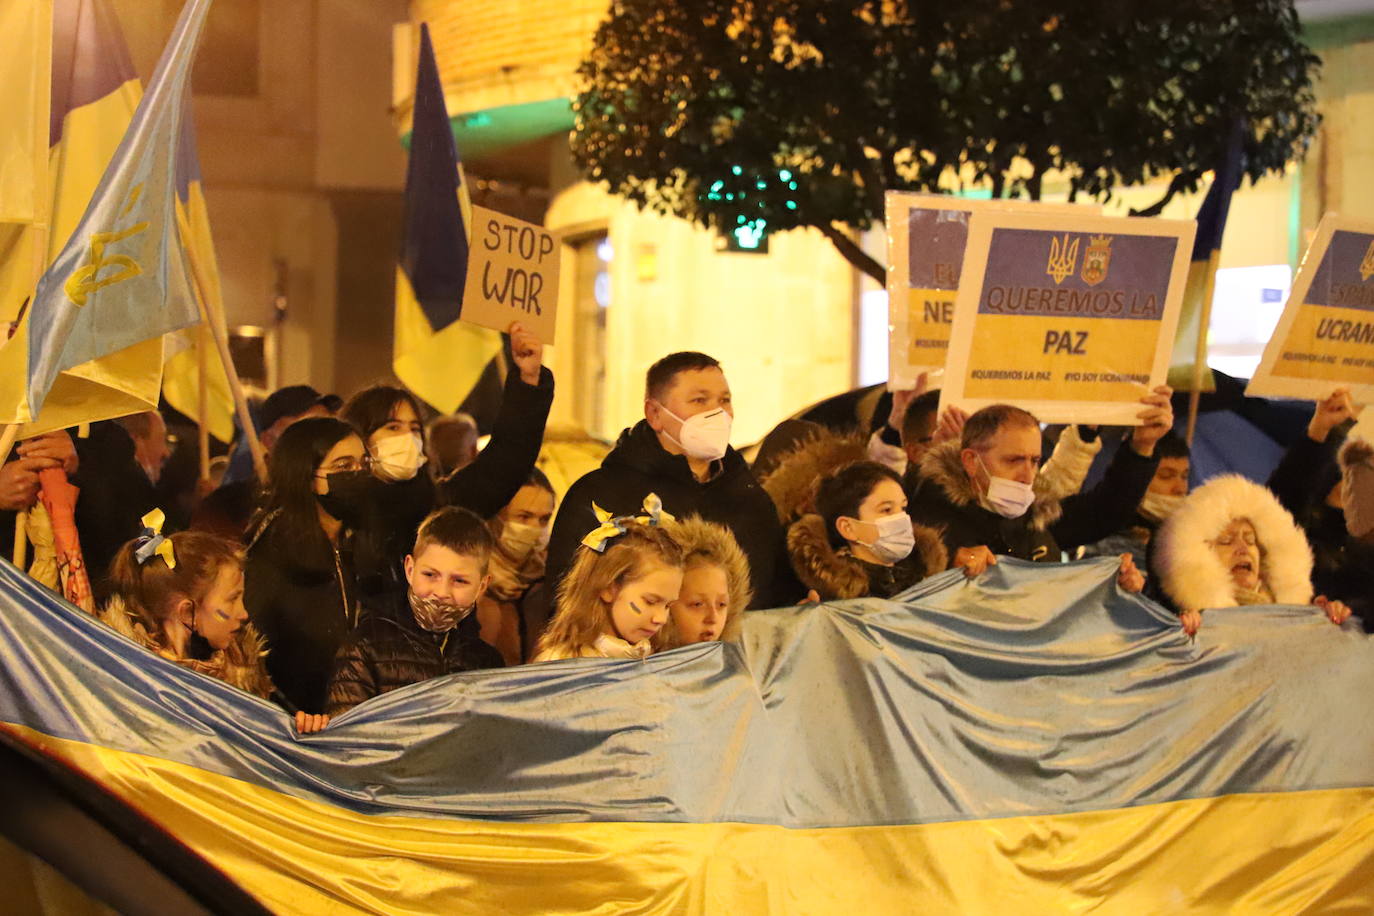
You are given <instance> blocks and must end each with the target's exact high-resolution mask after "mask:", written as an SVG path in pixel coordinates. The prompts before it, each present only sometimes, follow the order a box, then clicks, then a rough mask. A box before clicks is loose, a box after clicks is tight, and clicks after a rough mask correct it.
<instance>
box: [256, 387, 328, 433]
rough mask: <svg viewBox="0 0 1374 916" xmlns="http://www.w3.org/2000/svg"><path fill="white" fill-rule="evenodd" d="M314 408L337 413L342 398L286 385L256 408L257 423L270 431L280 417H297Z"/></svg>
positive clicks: (311, 389) (307, 388) (308, 388)
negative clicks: (317, 407)
mask: <svg viewBox="0 0 1374 916" xmlns="http://www.w3.org/2000/svg"><path fill="white" fill-rule="evenodd" d="M316 406H319V407H323V408H324V409H325V410H327V411H329V412H330V413H337V412H338V410H339V408H340V407H342V406H343V398H341V397H339V396H338V395H337V394H320V393H319V392H318V391H316V390H315V389H314V388H311V387H310V386H309V385H287V386H286V387H285V388H278V389H277V390H276V391H274V392H272V393H271V394H269V395H268V396H267V400H265V401H263V402H262V407H260V408H258V422H259V424H260V425H261V427H262V428H263V429H271V428H272V425H273V424H274V423H276V422H277V421H278V420H280V419H281V418H282V417H295V416H299V415H300V414H303V413H305V412H306V411H307V410H309V409H310V408H312V407H316Z"/></svg>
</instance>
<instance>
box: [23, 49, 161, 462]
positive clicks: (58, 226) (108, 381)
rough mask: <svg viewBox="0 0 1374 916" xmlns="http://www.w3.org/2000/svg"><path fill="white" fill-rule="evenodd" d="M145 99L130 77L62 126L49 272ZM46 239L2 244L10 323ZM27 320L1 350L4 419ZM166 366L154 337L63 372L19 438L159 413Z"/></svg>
mask: <svg viewBox="0 0 1374 916" xmlns="http://www.w3.org/2000/svg"><path fill="white" fill-rule="evenodd" d="M141 95H142V89H141V87H140V85H139V81H138V78H137V77H136V76H132V77H130V78H129V79H127V80H125V81H123V82H121V83H119V84H118V85H117V86H116V87H115V88H114V90H113V91H112V92H110V93H108V94H106V95H104V96H102V97H101V98H99V99H96V100H95V101H93V102H90V103H87V104H85V105H81V106H80V107H78V108H75V109H73V110H71V111H69V112H67V114H66V116H65V117H64V118H63V119H62V133H61V139H60V140H59V141H58V142H57V144H56V145H55V146H53V147H52V148H51V149H50V150H49V152H48V176H49V181H48V199H49V203H50V208H51V209H50V211H49V218H50V220H51V223H50V225H51V229H50V231H49V232H48V233H47V239H46V245H45V246H44V247H45V248H46V249H47V251H46V254H45V255H44V257H43V264H44V265H45V266H46V265H47V264H48V263H49V262H50V261H51V259H52V257H53V256H54V255H55V254H56V253H57V252H58V251H59V250H61V248H62V246H63V244H65V242H66V241H67V239H68V238H69V237H70V236H71V233H72V231H73V230H74V229H75V228H76V225H77V223H79V222H80V221H81V217H82V215H83V214H84V213H85V211H86V204H87V203H89V202H90V199H91V195H92V194H94V193H95V188H96V186H97V185H98V184H99V183H100V178H101V176H102V175H103V174H104V173H105V167H106V166H107V165H108V164H109V162H110V159H111V158H112V157H113V156H114V151H115V149H116V148H117V147H118V146H119V141H120V140H121V139H123V137H124V131H125V129H126V128H128V126H129V121H130V120H131V119H132V118H133V113H134V109H135V108H137V107H138V100H139V98H140V97H141ZM42 234H43V233H41V232H40V231H39V230H37V229H35V228H33V227H23V228H22V230H20V231H16V232H12V233H10V234H8V235H7V237H6V238H4V239H0V297H3V298H0V302H3V314H4V316H5V317H6V318H8V319H9V320H13V317H14V316H15V315H17V314H19V312H20V310H21V308H22V307H23V304H24V302H25V300H27V299H28V298H29V296H30V295H32V292H33V287H34V283H35V281H36V280H37V277H36V276H35V273H34V265H35V260H34V251H33V246H35V245H39V244H42V243H43V240H42ZM27 318H28V316H27V313H26V314H25V315H24V318H23V320H21V322H20V326H19V329H18V330H17V331H16V332H15V335H14V337H13V338H12V339H10V340H9V341H8V342H7V343H5V344H4V345H3V346H0V380H3V383H2V384H0V417H12V416H16V415H19V413H20V409H21V408H22V406H23V402H24V390H25V384H24V380H25V378H26V376H27V372H28V320H27ZM162 360H163V342H162V339H161V338H154V339H152V340H147V341H143V342H141V343H138V344H135V345H133V346H131V347H127V348H125V349H123V350H120V351H118V352H117V353H112V354H110V355H109V356H105V357H102V358H101V359H97V360H92V361H91V362H88V363H83V364H82V365H80V366H76V367H74V368H72V369H68V370H66V371H64V372H62V373H61V374H60V375H58V377H57V381H56V382H55V383H54V384H53V388H52V391H51V392H50V393H49V395H48V398H47V400H46V401H45V402H44V404H43V409H42V410H41V411H40V413H39V415H38V416H37V417H35V418H34V419H33V421H32V422H29V423H26V424H24V425H22V426H21V427H20V430H19V436H20V438H26V437H28V436H36V435H38V434H40V433H44V432H48V431H50V430H54V429H65V428H67V427H69V426H76V425H78V424H80V423H90V422H94V421H96V420H107V419H110V418H111V417H121V416H126V415H128V414H131V413H139V412H140V411H144V410H151V409H153V408H155V407H156V406H157V403H158V397H159V391H160V387H161V380H162Z"/></svg>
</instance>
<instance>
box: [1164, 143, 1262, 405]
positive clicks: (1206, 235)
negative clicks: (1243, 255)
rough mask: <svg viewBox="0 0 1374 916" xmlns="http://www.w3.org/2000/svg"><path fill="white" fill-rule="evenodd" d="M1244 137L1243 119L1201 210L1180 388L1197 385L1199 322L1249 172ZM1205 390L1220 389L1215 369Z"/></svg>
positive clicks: (1182, 331) (1178, 335) (1181, 337)
mask: <svg viewBox="0 0 1374 916" xmlns="http://www.w3.org/2000/svg"><path fill="white" fill-rule="evenodd" d="M1244 139H1245V133H1244V127H1243V126H1242V125H1241V124H1240V123H1239V122H1237V123H1235V124H1233V125H1232V127H1231V133H1230V136H1229V137H1228V139H1227V142H1226V152H1225V155H1224V158H1223V159H1222V161H1221V162H1220V163H1219V164H1218V165H1217V168H1216V171H1215V172H1214V173H1213V177H1212V185H1211V187H1209V188H1208V189H1207V195H1206V196H1205V197H1203V199H1202V206H1201V207H1199V208H1198V211H1197V236H1196V237H1195V238H1194V239H1193V257H1192V261H1191V263H1190V264H1189V266H1188V280H1187V285H1185V286H1184V288H1183V307H1182V309H1181V310H1180V311H1179V316H1178V329H1177V330H1176V331H1175V332H1174V351H1173V356H1172V357H1171V358H1170V360H1169V385H1170V386H1171V387H1173V388H1174V389H1176V390H1178V391H1191V390H1192V387H1193V364H1194V363H1195V362H1197V335H1198V325H1199V324H1200V323H1201V322H1202V313H1203V311H1204V306H1205V305H1206V302H1205V300H1206V298H1207V293H1208V291H1209V290H1210V289H1211V288H1212V283H1213V280H1214V278H1215V277H1216V275H1217V266H1218V265H1219V264H1220V263H1221V237H1222V235H1223V234H1224V233H1225V232H1226V217H1227V215H1228V214H1229V213H1230V212H1231V195H1232V194H1234V193H1235V191H1236V188H1238V187H1240V180H1241V178H1242V177H1243V176H1244V174H1245V172H1244V164H1243V163H1242V161H1241V159H1242V156H1243V150H1244ZM1202 390H1203V391H1215V390H1216V385H1215V383H1214V382H1213V380H1212V373H1211V372H1208V371H1206V370H1205V369H1204V371H1203V373H1202Z"/></svg>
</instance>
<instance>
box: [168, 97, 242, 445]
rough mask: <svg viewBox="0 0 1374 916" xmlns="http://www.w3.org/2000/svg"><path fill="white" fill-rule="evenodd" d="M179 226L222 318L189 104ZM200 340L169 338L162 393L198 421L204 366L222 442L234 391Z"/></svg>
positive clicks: (215, 432) (214, 352) (230, 426)
mask: <svg viewBox="0 0 1374 916" xmlns="http://www.w3.org/2000/svg"><path fill="white" fill-rule="evenodd" d="M176 183H177V222H178V224H179V225H180V228H181V242H182V245H183V246H185V249H186V257H188V258H190V259H191V260H193V261H195V262H196V263H197V264H198V265H199V266H200V268H201V270H200V275H201V276H202V277H203V278H205V281H206V288H205V289H204V290H202V291H201V292H203V293H204V294H205V297H206V298H207V299H208V300H210V301H208V302H205V303H203V305H204V306H205V307H206V309H207V312H206V314H208V313H209V310H213V311H214V312H215V313H216V314H223V312H224V299H223V292H222V290H221V287H220V282H219V263H218V261H217V260H216V258H215V240H214V238H213V237H212V236H211V234H210V213H209V211H208V210H207V208H206V206H205V192H204V190H203V189H202V187H201V180H200V157H199V155H198V154H197V151H196V129H195V123H194V122H193V121H192V119H191V106H190V105H189V104H188V105H187V106H186V112H185V114H184V115H183V116H182V121H181V145H180V146H179V147H178V149H177V165H176ZM200 341H201V338H200V337H199V336H198V335H197V334H196V333H195V329H190V330H184V331H177V332H176V333H175V334H172V335H171V336H169V337H168V338H167V345H168V350H170V351H175V352H174V353H172V354H171V355H170V358H169V359H168V361H167V366H166V368H165V369H164V370H163V378H162V393H163V394H164V395H165V396H166V397H167V403H169V404H171V405H172V406H173V407H175V408H176V409H177V410H179V411H181V412H182V413H183V414H185V415H186V416H188V417H190V418H191V419H193V420H196V421H200V420H201V419H202V418H201V416H200V368H201V366H204V367H205V371H206V376H207V378H206V385H207V388H208V390H207V398H206V408H207V413H208V414H209V416H207V417H205V418H204V422H205V425H206V427H207V428H208V429H209V431H210V434H211V435H212V436H214V437H215V438H216V439H219V440H220V441H221V442H229V441H230V440H232V439H233V438H234V393H233V391H232V390H231V389H230V387H229V376H228V374H227V373H226V372H225V367H224V362H223V361H222V360H221V359H220V355H219V350H218V348H216V347H215V346H214V345H213V344H210V343H209V342H208V341H206V343H207V352H205V353H201V352H200Z"/></svg>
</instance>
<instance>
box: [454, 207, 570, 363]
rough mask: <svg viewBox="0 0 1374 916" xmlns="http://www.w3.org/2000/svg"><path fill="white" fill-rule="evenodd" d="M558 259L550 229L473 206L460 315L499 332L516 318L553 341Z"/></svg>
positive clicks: (555, 244) (558, 255) (556, 307)
mask: <svg viewBox="0 0 1374 916" xmlns="http://www.w3.org/2000/svg"><path fill="white" fill-rule="evenodd" d="M560 260H561V252H560V251H559V244H558V237H557V236H556V235H555V234H554V233H552V232H550V231H549V230H548V229H545V228H544V227H543V226H536V225H535V224H534V223H527V222H525V221H524V220H522V219H516V218H515V217H513V216H506V215H505V214H504V213H497V212H496V211H495V210H488V209H487V208H486V207H478V206H475V205H474V206H473V208H472V235H471V236H470V237H469V239H468V276H467V281H466V283H465V284H464V286H463V311H462V319H463V320H464V321H469V322H472V323H473V324H477V325H481V326H482V327H484V328H493V329H495V330H498V331H504V330H506V329H507V328H509V327H510V325H511V322H513V321H518V322H520V323H521V324H522V325H524V326H525V328H526V329H527V330H529V331H531V332H532V333H534V334H537V335H538V336H539V339H540V340H541V341H542V342H543V343H546V344H551V343H553V332H554V324H555V322H554V317H555V314H556V312H557V310H558V262H559V261H560Z"/></svg>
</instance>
